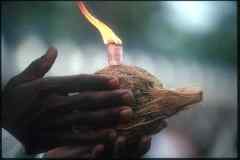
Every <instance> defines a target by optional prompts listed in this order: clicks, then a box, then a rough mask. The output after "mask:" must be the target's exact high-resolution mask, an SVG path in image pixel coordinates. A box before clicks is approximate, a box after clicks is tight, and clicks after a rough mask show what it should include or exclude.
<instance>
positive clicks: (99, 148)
mask: <svg viewBox="0 0 240 160" xmlns="http://www.w3.org/2000/svg"><path fill="white" fill-rule="evenodd" d="M103 151H104V145H102V144H98V145H96V146H94V147H92V146H64V147H58V148H55V149H52V150H50V151H48V152H47V154H46V158H97V157H100V156H101V154H102V153H103Z"/></svg>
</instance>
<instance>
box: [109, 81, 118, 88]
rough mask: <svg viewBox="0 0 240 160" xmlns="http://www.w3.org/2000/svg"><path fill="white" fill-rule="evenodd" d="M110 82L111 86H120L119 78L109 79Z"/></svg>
mask: <svg viewBox="0 0 240 160" xmlns="http://www.w3.org/2000/svg"><path fill="white" fill-rule="evenodd" d="M109 84H110V85H111V88H114V89H117V88H119V80H118V79H117V78H112V79H111V80H109Z"/></svg>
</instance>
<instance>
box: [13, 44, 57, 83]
mask: <svg viewBox="0 0 240 160" xmlns="http://www.w3.org/2000/svg"><path fill="white" fill-rule="evenodd" d="M56 58H57V49H56V48H54V47H50V48H48V50H47V52H46V54H44V55H43V56H41V57H40V58H38V59H36V60H34V61H33V62H32V63H31V64H30V65H29V66H28V67H27V68H26V69H25V70H24V71H23V72H22V73H20V74H19V75H18V78H17V79H19V81H18V83H23V82H27V81H32V80H36V79H38V78H41V77H43V76H44V75H45V74H46V73H47V72H48V71H49V70H50V68H51V67H52V65H53V63H54V62H55V60H56ZM20 81H21V82H20Z"/></svg>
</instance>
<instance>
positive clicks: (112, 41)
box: [77, 1, 123, 65]
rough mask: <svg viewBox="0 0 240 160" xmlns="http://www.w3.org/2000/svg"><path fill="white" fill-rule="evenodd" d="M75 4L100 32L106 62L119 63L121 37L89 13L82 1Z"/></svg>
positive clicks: (121, 54)
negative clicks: (105, 52) (106, 54)
mask: <svg viewBox="0 0 240 160" xmlns="http://www.w3.org/2000/svg"><path fill="white" fill-rule="evenodd" d="M77 5H78V7H79V9H80V11H81V13H82V14H83V15H84V17H85V18H86V19H87V20H88V21H89V22H90V23H91V24H92V25H93V26H94V27H96V28H97V29H98V31H99V32H100V34H101V36H102V39H103V42H104V44H105V45H106V46H107V52H108V64H109V65H119V64H121V63H122V61H123V52H122V41H121V39H120V38H119V37H118V36H117V35H116V34H115V33H114V32H113V31H112V30H111V29H110V28H109V27H108V26H107V25H106V24H104V23H103V22H101V21H100V20H98V19H97V18H95V17H94V16H93V15H91V13H90V12H89V11H88V9H87V8H86V6H85V5H84V3H83V2H81V1H77Z"/></svg>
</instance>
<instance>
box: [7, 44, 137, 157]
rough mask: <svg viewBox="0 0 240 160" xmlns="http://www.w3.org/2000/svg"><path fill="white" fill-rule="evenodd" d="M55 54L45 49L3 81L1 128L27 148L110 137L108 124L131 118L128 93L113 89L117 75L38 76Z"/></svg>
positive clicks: (41, 149) (112, 133) (40, 148)
mask: <svg viewBox="0 0 240 160" xmlns="http://www.w3.org/2000/svg"><path fill="white" fill-rule="evenodd" d="M56 57H57V50H56V49H55V48H49V49H48V51H47V53H46V54H45V55H44V56H42V57H40V58H39V59H37V60H35V61H33V62H32V63H31V64H30V66H28V67H27V68H26V69H25V70H24V71H23V72H22V73H20V74H19V75H17V76H15V77H14V78H12V79H11V80H10V81H9V82H8V84H7V85H6V87H5V89H4V94H3V110H2V111H3V114H2V115H3V127H4V128H5V129H7V130H8V131H9V132H10V133H11V134H12V135H13V136H15V137H16V138H17V139H18V140H20V141H21V142H22V143H23V145H24V146H25V148H26V151H27V153H39V152H45V151H47V150H49V149H52V148H56V147H59V146H67V145H70V144H71V145H74V144H78V145H81V144H83V145H85V144H87V145H94V144H98V143H105V142H106V141H109V140H112V139H114V137H115V136H116V133H115V131H114V130H113V129H111V128H112V126H114V125H117V124H118V123H120V122H125V121H128V120H129V119H130V117H131V114H132V110H131V108H130V107H127V106H129V105H131V103H132V102H133V96H132V94H131V92H130V91H128V90H120V89H118V88H119V84H118V80H117V79H115V78H112V77H103V76H97V75H86V74H85V75H73V76H62V77H45V78H44V77H43V76H44V75H45V73H47V72H48V70H49V69H50V68H51V66H52V65H53V63H54V61H55V59H56ZM71 93H75V94H71ZM76 93H77V94H76ZM73 126H75V127H78V128H77V129H74V127H73Z"/></svg>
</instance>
